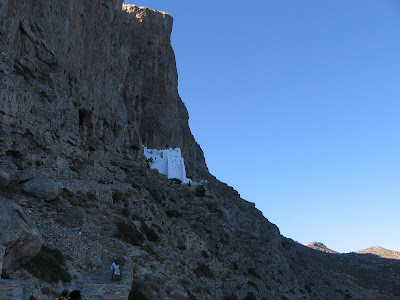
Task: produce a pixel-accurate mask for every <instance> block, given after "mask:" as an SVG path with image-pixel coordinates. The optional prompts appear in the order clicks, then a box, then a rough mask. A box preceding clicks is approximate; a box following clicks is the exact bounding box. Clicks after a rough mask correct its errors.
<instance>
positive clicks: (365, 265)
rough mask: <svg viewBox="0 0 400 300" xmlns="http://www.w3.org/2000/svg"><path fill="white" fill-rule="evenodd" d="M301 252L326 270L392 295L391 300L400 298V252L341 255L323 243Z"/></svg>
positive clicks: (373, 250)
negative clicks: (344, 275) (399, 282)
mask: <svg viewBox="0 0 400 300" xmlns="http://www.w3.org/2000/svg"><path fill="white" fill-rule="evenodd" d="M301 249H303V251H304V254H305V255H306V256H307V257H308V259H309V260H312V261H316V262H318V263H319V264H320V265H321V266H323V267H324V269H329V270H331V271H333V272H335V273H343V274H346V275H348V276H350V278H353V279H355V280H356V282H358V283H359V284H360V285H361V286H364V287H365V288H369V289H373V290H375V291H377V292H379V293H384V294H386V295H388V296H389V298H387V299H400V286H399V285H398V278H399V274H400V252H396V251H392V250H388V249H385V248H382V247H370V248H367V249H365V250H361V251H357V252H351V253H339V252H336V251H334V250H331V249H329V248H328V247H326V246H325V244H323V243H321V242H312V243H308V244H307V245H305V247H301ZM381 297H382V296H381ZM372 299H374V298H372ZM376 299H382V298H379V297H378V298H376Z"/></svg>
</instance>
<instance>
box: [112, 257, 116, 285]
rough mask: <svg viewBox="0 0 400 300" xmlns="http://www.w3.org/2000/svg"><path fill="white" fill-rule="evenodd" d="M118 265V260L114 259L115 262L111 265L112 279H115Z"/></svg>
mask: <svg viewBox="0 0 400 300" xmlns="http://www.w3.org/2000/svg"><path fill="white" fill-rule="evenodd" d="M116 265H117V260H116V259H114V262H113V263H112V265H111V279H112V280H114V270H115V266H116Z"/></svg>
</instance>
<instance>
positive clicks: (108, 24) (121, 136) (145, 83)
mask: <svg viewBox="0 0 400 300" xmlns="http://www.w3.org/2000/svg"><path fill="white" fill-rule="evenodd" d="M121 6H122V1H121V0H119V1H116V0H114V1H72V0H70V1H51V2H49V1H22V0H21V1H18V0H16V1H2V2H1V14H2V16H1V17H2V18H1V20H2V21H1V27H0V34H1V44H0V51H1V57H0V72H1V74H2V76H1V82H0V84H1V87H2V88H1V91H0V97H1V100H2V101H1V103H0V114H1V115H0V117H1V124H2V127H1V135H2V144H1V149H0V150H1V153H2V154H3V155H4V154H6V155H7V154H8V156H12V157H16V156H21V155H23V156H24V161H23V162H21V161H20V162H19V163H20V164H21V163H26V164H32V163H34V164H49V163H54V158H55V157H57V158H58V163H61V160H64V159H70V158H77V157H83V158H87V157H104V156H105V155H110V154H113V155H117V156H123V155H130V154H132V151H133V150H132V147H134V148H136V146H140V145H142V144H144V145H146V146H148V147H152V148H159V149H160V148H166V147H180V148H182V152H183V155H184V157H185V159H186V161H187V167H188V171H189V174H190V173H193V175H197V174H199V175H201V176H202V177H204V176H207V175H208V172H207V167H206V165H205V161H204V157H203V153H202V151H201V149H200V147H199V145H198V144H197V143H196V142H195V140H194V138H193V136H192V135H191V132H190V129H189V127H188V113H187V111H186V108H185V106H184V105H183V103H182V101H181V99H180V98H179V95H178V92H177V72H176V66H175V58H174V53H173V51H172V48H171V45H170V33H171V29H172V21H173V20H172V17H171V16H170V15H168V14H166V13H160V12H156V11H154V10H150V9H147V8H138V7H136V6H134V5H126V6H124V10H121ZM22 116H23V117H22Z"/></svg>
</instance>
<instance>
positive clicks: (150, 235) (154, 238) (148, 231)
mask: <svg viewBox="0 0 400 300" xmlns="http://www.w3.org/2000/svg"><path fill="white" fill-rule="evenodd" d="M142 230H143V232H144V234H145V235H146V237H147V240H148V241H149V242H158V241H159V240H160V237H159V236H158V234H157V233H156V232H155V231H154V229H153V228H150V227H149V226H147V225H146V223H144V222H142Z"/></svg>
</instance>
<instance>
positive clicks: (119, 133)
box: [0, 0, 375, 299]
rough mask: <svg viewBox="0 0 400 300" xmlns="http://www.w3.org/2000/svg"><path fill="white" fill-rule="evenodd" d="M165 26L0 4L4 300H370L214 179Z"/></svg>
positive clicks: (144, 12)
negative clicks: (154, 162) (169, 166)
mask: <svg viewBox="0 0 400 300" xmlns="http://www.w3.org/2000/svg"><path fill="white" fill-rule="evenodd" d="M172 22H173V19H172V17H171V16H170V15H168V14H166V13H162V12H158V11H155V10H151V9H148V8H142V7H136V6H134V5H124V6H122V0H107V1H106V0H81V1H76V0H62V1H61V0H55V1H44V0H35V1H33V0H12V1H9V0H0V37H1V39H0V52H1V53H0V169H1V170H0V200H1V203H2V211H1V213H2V215H0V217H1V218H0V227H1V228H0V229H1V233H0V244H1V245H0V257H1V259H0V261H1V264H0V266H2V267H3V268H4V271H3V278H4V279H2V280H1V281H0V292H1V293H2V295H5V299H26V298H27V297H29V296H30V295H31V294H32V297H34V298H36V299H52V298H53V297H54V296H55V295H56V294H57V292H60V291H61V290H63V289H64V288H68V289H75V288H78V289H80V290H82V292H83V294H84V297H85V299H128V298H129V299H351V298H356V299H357V298H358V299H374V297H375V296H372V294H371V293H369V292H368V291H366V290H364V289H363V288H360V287H358V286H357V285H356V284H355V283H354V282H353V281H354V280H353V279H351V278H349V277H346V276H344V275H340V274H337V273H331V272H330V271H329V270H324V269H322V268H321V267H320V266H319V265H318V264H317V263H313V262H311V261H309V260H308V257H307V255H305V254H303V252H302V251H300V250H299V249H300V248H299V247H298V245H297V244H296V243H295V242H293V241H291V240H289V239H286V238H284V237H282V236H281V235H280V233H279V230H278V228H277V227H276V226H275V225H273V224H271V223H269V222H268V220H267V219H265V218H264V217H263V216H262V214H261V212H259V211H258V210H257V209H255V207H254V204H252V203H249V202H247V201H245V200H243V199H241V198H240V196H239V195H238V194H237V193H236V191H234V190H233V189H232V188H230V187H228V186H226V185H225V184H223V183H221V182H219V181H217V180H216V179H215V178H214V177H213V176H211V175H210V174H209V172H208V170H207V166H206V164H205V159H204V156H203V153H202V150H201V148H200V147H199V145H198V144H197V143H196V141H195V140H194V138H193V136H192V134H191V132H190V129H189V127H188V113H187V111H186V108H185V106H184V104H183V103H182V101H181V99H180V97H179V95H178V92H177V71H176V66H175V58H174V53H173V50H172V48H171V45H170V33H171V29H172ZM142 145H145V146H147V147H149V148H158V149H161V148H166V147H179V148H181V149H182V154H183V157H184V158H185V164H186V169H187V173H188V175H189V176H192V177H193V179H194V180H195V181H199V180H204V179H206V180H208V181H207V183H205V184H203V185H201V186H199V185H197V186H196V185H192V186H188V185H179V184H176V183H174V182H170V181H168V180H167V179H166V177H165V176H163V175H161V174H159V173H158V172H157V171H155V170H150V169H149V168H148V167H147V165H146V159H145V157H144V155H143V153H142V149H141V147H142ZM3 207H7V209H3ZM6 231H7V232H15V234H4V233H5V232H6ZM42 245H43V246H42ZM114 258H118V259H119V260H120V262H121V265H122V280H121V281H119V282H113V281H111V280H110V277H111V276H110V269H109V268H110V267H109V266H110V264H111V262H112V261H113V259H114ZM346 297H347V298H346Z"/></svg>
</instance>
